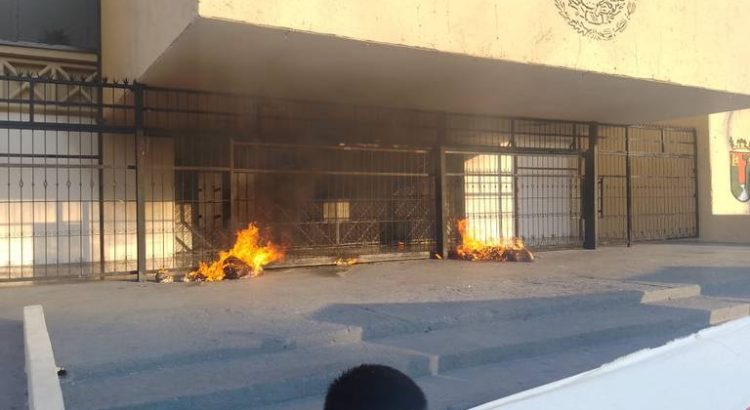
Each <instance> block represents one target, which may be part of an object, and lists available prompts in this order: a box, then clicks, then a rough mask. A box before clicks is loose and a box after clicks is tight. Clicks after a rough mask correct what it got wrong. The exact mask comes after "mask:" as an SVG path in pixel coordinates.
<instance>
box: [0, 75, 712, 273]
mask: <svg viewBox="0 0 750 410" xmlns="http://www.w3.org/2000/svg"><path fill="white" fill-rule="evenodd" d="M639 130H641V129H640V128H639V129H636V128H632V127H631V128H626V127H617V126H598V127H597V126H595V125H592V124H589V123H584V122H575V121H552V120H532V119H519V118H505V117H498V116H483V115H465V114H451V113H439V112H428V111H418V110H399V109H388V108H379V107H361V106H350V105H342V104H333V103H320V102H306V101H293V100H271V99H259V98H252V97H247V96H238V95H228V94H218V93H205V92H195V91H189V90H177V89H165V88H157V87H147V86H143V85H140V84H128V83H116V82H104V81H99V80H94V81H84V80H81V81H78V80H56V79H51V78H39V77H9V76H2V77H0V281H13V280H30V279H34V280H36V279H45V278H60V277H65V278H69V277H79V278H91V277H101V276H104V275H113V274H119V273H124V274H132V273H139V277H140V278H143V277H145V276H144V275H145V273H146V272H153V271H155V270H158V269H172V270H182V271H185V270H189V269H191V268H192V267H194V266H195V265H196V264H197V263H198V262H199V261H206V260H210V259H212V258H214V257H215V256H216V253H217V251H218V250H220V249H224V248H226V247H228V246H229V245H231V243H232V242H233V240H234V234H235V232H236V231H237V230H238V229H240V228H242V227H243V226H247V224H248V223H249V222H258V223H259V224H261V225H262V226H263V227H265V228H266V230H267V231H268V232H269V235H270V237H271V238H272V239H273V240H274V241H276V242H278V243H280V244H282V245H283V246H284V247H285V248H286V249H287V251H288V252H287V253H288V263H291V264H297V263H302V264H307V263H327V262H326V261H328V263H330V261H332V260H335V259H336V258H342V257H359V256H363V255H374V256H377V257H378V258H380V259H388V258H401V257H428V256H429V255H430V254H434V253H436V254H439V255H442V256H447V253H448V252H449V251H450V249H452V248H453V247H455V246H456V245H457V242H458V241H459V240H460V237H459V235H458V233H457V231H456V225H457V222H458V221H459V220H461V219H467V220H468V221H469V225H470V228H471V229H472V230H473V231H474V233H475V235H476V236H478V237H479V238H480V239H485V240H492V239H495V238H498V237H504V236H520V237H522V238H523V239H524V240H525V241H526V242H527V244H528V245H529V246H531V247H532V248H535V249H541V248H554V247H581V246H583V245H584V239H585V237H587V233H588V236H591V235H595V234H596V230H595V228H596V225H597V221H596V218H592V217H591V216H590V215H594V213H593V212H594V206H593V205H592V206H590V207H587V198H591V200H590V202H591V204H593V203H594V198H597V199H598V206H597V207H596V208H597V209H596V210H597V211H598V215H599V218H598V219H599V221H598V222H599V225H600V234H599V238H600V239H602V240H606V241H608V242H615V240H614V239H616V240H617V241H622V240H623V238H627V232H631V234H632V235H631V236H632V238H631V239H633V240H643V239H653V238H655V237H675V236H690V235H695V234H696V233H697V224H696V221H695V216H694V211H695V206H694V205H692V207H691V205H689V204H687V202H688V200H690V199H691V198H694V194H695V184H694V172H693V173H691V169H690V167H689V164H688V162H689V161H690V160H692V159H694V154H691V152H692V151H690V152H688V151H689V150H691V149H693V150H694V141H695V137H694V134H691V133H690V131H688V130H676V129H664V128H654V129H653V130H657V131H653V130H652V129H651V128H643V131H639ZM654 132H657V134H653V133H654ZM617 133H620V134H617ZM625 133H629V134H628V135H629V138H630V139H627V138H625V137H626V135H625ZM597 134H598V135H599V137H600V138H599V153H600V154H601V155H600V157H601V160H600V162H599V166H596V164H597V163H596V162H594V159H596V155H595V154H596V151H597V144H596V143H595V142H596V138H595V137H596V136H597ZM653 135H657V137H658V138H656V141H657V142H656V143H654V142H653V141H652V140H653ZM626 140H627V141H629V142H625V141H626ZM626 143H627V144H629V145H630V146H631V147H632V149H631V150H628V151H629V152H630V155H623V154H622V151H624V150H625V145H623V144H626ZM691 143H692V144H693V145H691ZM618 144H619V145H618ZM654 144H655V145H654ZM657 148H658V149H657ZM625 159H627V162H628V164H629V165H628V167H629V168H627V167H625ZM621 164H622V167H620V165H621ZM618 167H619V168H618ZM627 169H630V172H626V171H627ZM597 173H598V175H599V176H598V178H597ZM626 178H627V179H628V180H630V181H632V182H631V183H630V184H626V185H627V187H628V188H627V189H630V190H632V195H627V192H626V191H627V190H626V189H625V185H623V181H624V180H625V179H626ZM691 178H692V179H691ZM586 181H589V182H586ZM594 181H598V186H597V184H595V183H594ZM657 181H658V184H657ZM654 184H656V185H654ZM670 189H671V191H670ZM667 193H669V194H667ZM628 198H629V200H626V199H628ZM665 201H666V202H665ZM621 202H622V203H621ZM623 204H624V205H623ZM627 204H630V206H628V205H627ZM626 208H627V209H630V210H631V215H632V217H631V218H626V212H625V209H626ZM667 215H668V218H666V219H667V220H668V222H659V223H661V225H659V224H658V223H657V220H659V221H661V220H664V219H665V216H667ZM628 220H629V221H631V227H632V228H631V229H627V228H626V225H627V223H626V221H628ZM652 226H656V227H657V228H655V230H654V229H652V228H651V227H652ZM594 238H595V237H594Z"/></svg>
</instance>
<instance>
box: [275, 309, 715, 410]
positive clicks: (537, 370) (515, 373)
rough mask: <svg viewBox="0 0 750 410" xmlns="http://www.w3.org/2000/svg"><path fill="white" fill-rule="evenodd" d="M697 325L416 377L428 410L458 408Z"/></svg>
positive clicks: (280, 408) (298, 406)
mask: <svg viewBox="0 0 750 410" xmlns="http://www.w3.org/2000/svg"><path fill="white" fill-rule="evenodd" d="M702 327H703V326H702V325H701V324H698V323H695V324H688V325H686V326H683V327H679V326H678V327H667V328H655V329H653V330H652V331H649V332H648V333H645V334H636V335H633V336H632V337H622V338H619V339H617V340H614V341H611V342H610V343H600V344H594V345H583V346H576V347H573V348H571V349H566V350H563V351H558V352H551V353H546V354H539V355H536V356H530V357H523V358H518V359H514V360H508V361H503V362H500V363H492V364H485V365H481V366H474V367H468V368H464V369H457V370H453V371H449V372H444V373H441V374H437V375H428V376H422V377H419V378H417V379H416V382H417V383H418V384H419V385H420V387H421V388H422V390H423V391H424V392H425V395H426V396H427V398H428V400H429V405H430V409H431V410H444V409H445V410H448V409H450V410H458V409H460V410H464V409H467V408H470V407H473V406H476V405H479V404H482V403H486V402H488V401H491V400H496V399H498V398H501V397H504V396H507V395H510V394H514V393H518V392H520V391H523V390H527V389H530V388H533V387H537V386H539V385H542V384H545V383H550V382H553V381H556V380H559V379H562V378H565V377H569V376H573V375H575V374H579V373H582V372H585V371H588V370H591V369H594V368H597V367H599V366H601V365H603V364H606V363H609V362H611V361H613V360H615V359H617V358H620V357H622V356H625V355H628V354H630V353H634V352H636V351H638V350H642V349H645V348H654V347H658V346H662V345H664V344H665V343H668V342H669V341H672V340H674V339H676V338H680V337H684V336H687V335H689V334H692V333H694V332H697V331H699V330H701V329H702ZM324 400H325V396H324V395H323V394H316V395H314V396H310V397H306V398H302V399H297V400H292V401H288V402H283V403H279V404H275V405H271V406H267V407H262V408H261V409H260V410H320V409H322V408H323V402H324Z"/></svg>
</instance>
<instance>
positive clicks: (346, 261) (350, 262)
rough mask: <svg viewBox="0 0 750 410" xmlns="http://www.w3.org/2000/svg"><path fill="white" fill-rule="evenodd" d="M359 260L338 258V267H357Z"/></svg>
mask: <svg viewBox="0 0 750 410" xmlns="http://www.w3.org/2000/svg"><path fill="white" fill-rule="evenodd" d="M357 262H359V260H357V258H346V259H344V258H338V259H336V262H335V263H336V266H352V265H356V264H357Z"/></svg>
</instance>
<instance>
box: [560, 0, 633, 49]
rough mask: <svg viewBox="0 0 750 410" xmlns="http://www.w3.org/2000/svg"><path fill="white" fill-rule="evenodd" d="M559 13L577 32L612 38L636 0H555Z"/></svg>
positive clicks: (631, 11)
mask: <svg viewBox="0 0 750 410" xmlns="http://www.w3.org/2000/svg"><path fill="white" fill-rule="evenodd" d="M555 5H556V6H557V10H558V11H559V12H560V15H561V16H562V17H563V18H564V19H565V20H566V21H567V22H568V25H570V26H571V27H573V29H575V31H577V32H578V33H580V34H582V35H584V36H587V37H591V38H594V39H597V40H612V39H613V38H615V36H617V34H619V33H621V32H622V31H624V30H625V29H626V28H627V26H628V22H629V21H630V17H631V16H632V15H633V13H635V5H636V0H555Z"/></svg>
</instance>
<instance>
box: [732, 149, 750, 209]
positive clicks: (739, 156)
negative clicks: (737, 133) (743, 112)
mask: <svg viewBox="0 0 750 410" xmlns="http://www.w3.org/2000/svg"><path fill="white" fill-rule="evenodd" d="M748 165H750V146H748V141H747V140H745V139H741V138H740V139H737V140H735V139H734V138H729V166H730V167H731V179H732V182H731V183H732V195H734V197H735V198H737V200H738V201H740V202H748V201H750V192H748V191H750V186H748V179H750V172H748V171H750V168H748Z"/></svg>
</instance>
